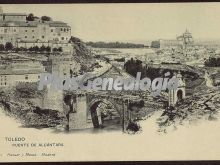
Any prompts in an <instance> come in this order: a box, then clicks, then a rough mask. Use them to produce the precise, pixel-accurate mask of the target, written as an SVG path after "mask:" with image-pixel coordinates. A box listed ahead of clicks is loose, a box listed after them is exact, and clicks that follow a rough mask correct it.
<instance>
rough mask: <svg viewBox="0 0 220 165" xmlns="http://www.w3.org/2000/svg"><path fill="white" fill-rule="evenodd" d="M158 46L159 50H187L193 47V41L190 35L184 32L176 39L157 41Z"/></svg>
mask: <svg viewBox="0 0 220 165" xmlns="http://www.w3.org/2000/svg"><path fill="white" fill-rule="evenodd" d="M158 42H159V43H158V45H159V47H160V48H162V49H164V48H177V47H178V48H183V49H187V48H190V47H192V46H193V44H194V40H193V37H192V34H191V33H190V32H189V31H188V30H186V31H185V32H184V33H183V34H182V35H180V36H178V37H177V38H176V39H172V40H165V39H160V40H159V41H158Z"/></svg>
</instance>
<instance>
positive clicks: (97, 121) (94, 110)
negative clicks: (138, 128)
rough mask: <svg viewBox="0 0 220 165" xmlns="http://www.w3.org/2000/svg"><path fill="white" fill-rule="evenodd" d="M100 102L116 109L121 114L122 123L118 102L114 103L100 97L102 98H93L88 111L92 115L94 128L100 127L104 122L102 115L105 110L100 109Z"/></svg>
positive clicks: (120, 116)
mask: <svg viewBox="0 0 220 165" xmlns="http://www.w3.org/2000/svg"><path fill="white" fill-rule="evenodd" d="M100 104H106V105H109V106H110V107H111V108H112V109H114V111H115V112H116V113H117V114H118V115H119V118H120V124H121V123H122V114H121V113H120V111H119V109H118V107H117V106H116V103H113V102H112V101H110V100H107V99H104V98H100V99H93V100H92V101H91V102H89V103H88V113H90V115H91V119H92V123H93V126H94V128H99V127H100V126H101V125H102V124H103V120H102V116H101V114H102V113H103V110H100V109H99V105H100Z"/></svg>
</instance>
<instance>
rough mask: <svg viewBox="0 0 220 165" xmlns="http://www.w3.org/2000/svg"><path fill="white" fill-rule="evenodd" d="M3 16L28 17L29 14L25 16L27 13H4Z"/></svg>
mask: <svg viewBox="0 0 220 165" xmlns="http://www.w3.org/2000/svg"><path fill="white" fill-rule="evenodd" d="M3 15H8V16H15V15H19V16H27V14H25V13H3Z"/></svg>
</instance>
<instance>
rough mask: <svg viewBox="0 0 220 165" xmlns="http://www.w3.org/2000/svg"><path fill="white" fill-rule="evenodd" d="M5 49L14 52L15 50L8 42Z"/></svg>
mask: <svg viewBox="0 0 220 165" xmlns="http://www.w3.org/2000/svg"><path fill="white" fill-rule="evenodd" d="M5 49H6V50H7V51H8V50H12V49H13V45H12V43H11V42H6V44H5Z"/></svg>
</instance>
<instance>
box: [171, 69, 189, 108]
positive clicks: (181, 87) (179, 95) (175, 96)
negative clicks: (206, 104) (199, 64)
mask: <svg viewBox="0 0 220 165" xmlns="http://www.w3.org/2000/svg"><path fill="white" fill-rule="evenodd" d="M173 78H177V79H178V87H177V89H171V90H169V106H173V107H174V106H175V105H176V103H177V102H178V101H180V100H182V99H184V98H185V97H186V84H185V81H184V80H183V77H182V75H181V73H180V71H179V72H178V73H174V75H173Z"/></svg>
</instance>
